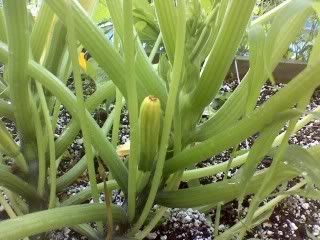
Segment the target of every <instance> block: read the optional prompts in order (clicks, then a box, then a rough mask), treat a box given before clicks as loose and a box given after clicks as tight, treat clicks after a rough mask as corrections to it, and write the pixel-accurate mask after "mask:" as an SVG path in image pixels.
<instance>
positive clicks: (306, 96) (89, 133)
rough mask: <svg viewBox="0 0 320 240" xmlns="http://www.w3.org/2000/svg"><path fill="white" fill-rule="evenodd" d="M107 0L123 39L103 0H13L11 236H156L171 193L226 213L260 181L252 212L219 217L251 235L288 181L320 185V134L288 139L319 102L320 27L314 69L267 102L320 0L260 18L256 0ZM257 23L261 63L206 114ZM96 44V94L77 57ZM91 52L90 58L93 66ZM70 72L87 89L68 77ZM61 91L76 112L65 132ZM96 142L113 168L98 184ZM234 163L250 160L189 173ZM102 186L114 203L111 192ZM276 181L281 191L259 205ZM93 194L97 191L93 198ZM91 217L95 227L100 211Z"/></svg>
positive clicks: (2, 181) (6, 95) (4, 234)
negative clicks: (32, 4)
mask: <svg viewBox="0 0 320 240" xmlns="http://www.w3.org/2000/svg"><path fill="white" fill-rule="evenodd" d="M105 2H106V8H107V10H108V12H109V14H110V23H112V27H113V36H114V37H113V38H112V40H109V39H108V38H107V37H106V36H105V34H104V33H103V31H102V30H101V29H100V28H99V27H98V26H97V24H96V23H95V22H94V21H93V18H92V16H93V15H94V14H95V12H96V6H97V5H96V4H97V2H96V1H94V0H80V1H76V0H45V1H42V4H41V8H40V10H39V13H38V15H37V16H36V18H34V19H33V18H32V17H31V16H30V13H29V12H28V8H27V1H26V0H4V1H3V8H1V11H0V41H1V42H0V61H1V62H2V63H3V64H4V77H3V79H1V82H0V83H1V84H0V87H1V98H0V116H1V117H4V118H7V119H10V120H11V121H13V122H14V123H15V126H16V128H17V131H18V135H19V142H15V141H14V140H13V138H12V136H11V134H10V132H9V131H8V129H7V128H6V127H5V126H4V124H3V123H2V122H1V127H0V131H1V138H0V151H1V153H2V154H4V155H5V156H6V157H7V158H9V160H10V161H3V162H2V163H1V165H0V172H1V174H0V185H1V187H2V188H3V189H4V190H5V193H6V195H7V197H8V201H9V203H10V205H6V211H7V212H10V213H12V214H10V219H8V220H4V221H1V222H0V232H1V235H0V239H21V238H26V237H30V239H37V238H39V237H43V236H44V235H41V234H44V233H45V232H48V231H50V230H53V229H57V228H61V227H65V226H67V227H71V228H73V229H74V230H76V231H78V232H80V233H82V234H84V235H86V236H88V237H89V238H90V239H102V238H103V237H104V236H105V235H106V236H107V238H108V239H112V238H115V239H116V238H118V237H119V238H128V239H143V238H144V237H146V236H147V235H148V233H150V232H151V231H152V229H153V228H154V227H155V226H156V225H157V223H158V222H159V221H160V220H161V218H162V217H163V215H164V213H165V211H166V209H167V208H171V207H178V208H189V207H192V208H197V209H199V210H201V211H206V210H208V209H212V208H217V211H216V212H217V217H216V223H215V226H218V225H219V209H221V206H222V205H223V204H225V203H227V202H229V201H231V200H233V199H238V201H239V206H241V202H242V201H243V199H244V197H245V196H247V195H249V194H253V199H252V202H251V204H250V207H249V210H248V213H247V214H246V217H245V218H244V219H243V220H242V221H240V222H239V223H238V224H236V225H235V226H233V227H232V228H230V229H229V230H226V231H225V232H224V233H222V234H220V235H219V234H218V231H217V230H216V231H215V235H216V236H215V237H216V239H229V238H233V237H235V236H237V237H239V238H240V239H243V238H244V237H245V235H246V231H247V230H249V229H250V228H251V227H253V226H255V225H256V224H257V223H258V222H261V221H262V220H263V219H265V218H266V217H267V216H268V214H270V212H271V211H272V209H273V208H274V206H275V205H276V204H277V203H278V202H279V201H281V200H282V199H284V198H285V197H286V196H288V195H289V194H292V193H299V194H302V195H304V196H309V197H315V198H316V197H317V196H319V193H318V191H317V188H315V186H316V187H319V185H320V179H319V176H320V164H319V160H320V159H319V152H320V146H318V145H317V146H314V147H312V148H309V149H304V148H302V147H299V146H294V145H289V144H288V140H289V137H290V136H291V135H292V134H294V133H295V132H297V131H298V130H299V129H301V128H302V127H303V126H305V125H306V124H307V123H309V122H310V121H312V120H313V119H314V118H317V117H318V116H319V109H316V110H315V111H313V112H306V105H307V104H308V102H309V100H310V97H311V95H312V93H313V91H314V89H315V88H316V87H318V86H319V85H320V81H319V78H318V76H319V75H320V68H319V67H318V65H319V61H320V58H319V55H318V53H319V49H320V36H317V37H316V38H315V39H314V47H313V50H312V53H311V56H310V59H309V61H308V65H307V67H306V69H305V70H303V71H302V72H301V73H300V74H299V75H298V76H296V77H295V78H294V79H292V81H291V82H290V83H289V84H287V85H286V86H285V87H284V88H282V89H281V90H280V91H279V92H278V93H277V94H275V95H274V96H272V97H271V98H270V99H269V100H268V101H267V102H266V103H264V104H263V105H262V106H259V107H256V103H257V99H258V97H259V93H260V90H261V88H262V86H263V84H264V83H265V82H266V81H267V79H270V80H271V81H273V82H274V81H275V79H274V77H273V75H272V72H273V69H274V68H275V67H276V66H277V64H278V63H279V61H280V60H281V58H282V56H283V55H284V54H285V52H286V50H287V49H288V47H289V46H290V44H291V42H293V41H294V40H295V39H296V37H297V36H298V35H299V33H300V31H301V29H302V28H303V26H304V24H305V22H306V19H307V18H308V17H309V16H311V15H314V14H316V15H319V13H320V5H319V2H318V1H316V0H287V1H285V2H283V3H282V4H280V5H279V6H277V7H275V8H274V9H272V10H270V11H269V12H266V13H265V14H264V15H262V16H261V17H259V18H257V19H255V20H253V21H252V20H251V19H252V13H253V9H254V7H255V4H256V1H255V0H247V1H238V0H224V1H221V0H215V1H209V0H188V1H185V0H175V1H173V0H153V1H147V0H125V1H119V0H106V1H105ZM245 34H247V35H248V43H249V47H250V69H249V71H248V72H247V74H246V75H245V77H244V78H243V79H242V80H241V83H240V85H239V86H238V87H237V89H236V90H235V91H234V92H233V93H232V94H231V95H230V97H229V98H228V99H227V101H226V102H225V103H224V104H223V105H222V107H221V108H220V109H219V110H218V111H217V112H215V113H214V114H213V115H212V116H211V117H210V118H209V119H208V120H206V121H204V122H203V121H200V119H201V115H202V113H203V111H204V109H205V108H206V107H207V106H208V105H209V104H210V102H211V101H212V100H213V99H214V97H215V96H216V95H217V94H218V91H219V88H220V86H221V84H223V81H224V79H225V77H226V75H227V73H228V70H229V67H230V65H231V63H232V60H233V58H234V57H235V54H236V52H237V48H238V47H239V45H240V43H241V40H242V38H243V36H244V35H245ZM83 48H85V49H86V50H87V51H88V52H89V53H90V55H91V56H92V60H91V64H92V65H93V72H95V71H96V72H95V73H96V74H93V75H91V76H93V78H99V76H101V75H103V76H104V79H105V80H102V81H100V82H99V84H98V81H97V89H96V91H95V92H94V93H93V94H92V95H91V96H89V97H88V98H87V99H86V100H85V99H84V96H83V90H82V88H83V86H82V81H81V71H82V70H81V67H80V64H79V60H78V56H79V54H80V55H81V53H80V52H81V50H82V49H83ZM86 64H89V63H86V62H85V61H84V62H83V61H81V65H82V67H83V68H84V69H86V67H85V66H86ZM91 67H92V66H91ZM71 74H72V79H73V82H74V84H75V92H76V94H74V93H73V92H71V91H70V90H69V89H68V88H67V87H66V80H67V79H68V78H69V76H71ZM88 74H89V73H88ZM122 98H124V99H125V102H126V104H127V107H128V110H129V117H130V131H131V132H130V154H129V157H128V158H127V159H122V158H120V157H119V155H118V154H117V151H116V145H117V144H118V141H117V138H118V132H119V118H120V112H121V108H122V105H123V102H122ZM114 99H115V109H114V110H113V111H112V112H111V114H110V115H109V117H108V119H107V120H106V122H105V123H104V125H103V127H102V128H100V127H99V126H98V124H97V123H96V121H95V120H94V119H93V118H92V116H91V114H90V112H92V111H94V110H95V109H96V108H97V107H98V106H99V105H100V104H101V103H102V102H104V101H113V100H114ZM61 104H62V105H63V106H64V107H65V108H66V109H67V110H68V111H69V112H70V114H71V115H72V120H71V122H70V123H69V124H68V126H67V127H66V129H65V130H64V132H63V133H62V134H61V135H60V136H59V137H58V138H57V139H55V138H54V131H55V128H56V124H57V118H58V115H59V112H60V106H61ZM301 116H302V117H303V118H301V119H300V117H301ZM112 126H113V127H112ZM284 126H286V128H285V131H284V132H282V133H280V132H281V129H282V128H283V127H284ZM111 128H112V141H109V140H108V138H107V133H108V132H109V131H110V130H111ZM80 130H81V132H82V138H83V142H84V147H85V156H84V157H83V158H82V159H81V160H80V161H79V162H78V163H77V164H75V165H74V166H73V167H72V168H71V169H69V170H68V171H67V172H66V173H64V174H63V175H62V176H59V177H57V166H58V165H59V163H60V160H61V157H62V156H63V154H64V152H65V151H66V150H67V148H68V147H69V146H70V145H71V143H72V141H73V140H74V139H75V137H76V136H77V135H78V133H79V131H80ZM255 134H257V136H258V137H257V139H256V141H255V142H254V144H253V146H252V147H251V148H250V149H248V151H246V152H245V153H243V152H242V153H237V152H236V149H237V146H238V145H239V143H241V142H242V141H244V140H245V139H247V138H248V137H250V136H252V135H255ZM229 148H233V149H234V154H233V157H232V158H231V159H230V160H229V161H228V162H224V163H221V164H216V165H212V166H208V167H204V168H197V167H196V165H197V163H199V162H201V161H204V160H206V159H207V158H209V157H211V156H214V155H216V154H219V153H220V152H222V151H224V150H226V149H229ZM266 155H268V156H272V158H273V161H272V164H271V166H270V167H268V168H266V169H264V170H259V171H258V170H256V168H257V166H258V164H259V163H260V162H261V161H262V159H263V158H264V157H265V156H266ZM94 156H96V157H97V159H99V163H100V165H101V166H103V167H102V168H99V170H100V171H99V172H100V173H101V175H102V176H104V178H106V176H107V174H108V176H109V180H108V181H105V182H102V183H99V184H97V179H96V169H95V165H94ZM235 167H238V168H240V169H239V171H238V173H237V174H236V175H235V176H233V177H231V178H230V179H227V178H225V179H224V180H223V181H220V182H216V183H211V184H207V185H199V184H198V185H197V184H191V185H190V187H189V188H187V189H178V186H179V183H180V182H181V181H186V182H191V181H192V182H193V183H197V181H198V179H200V178H202V177H206V176H211V175H214V174H217V173H219V172H227V171H228V170H229V169H231V168H235ZM102 169H103V170H102ZM85 170H87V171H88V176H89V180H90V186H89V187H87V188H86V189H84V190H81V191H80V192H79V193H77V194H75V195H73V196H70V197H69V198H67V199H63V200H62V201H59V199H58V198H57V193H59V192H61V191H63V190H64V189H65V188H66V187H68V186H69V185H71V184H72V183H73V182H74V181H75V180H76V179H77V178H78V177H79V176H80V175H81V174H82V173H83V172H84V171H85ZM297 176H300V177H301V178H300V179H301V180H300V182H299V183H298V184H297V185H296V186H294V187H293V189H291V190H288V191H280V192H274V190H275V189H276V188H277V187H278V186H279V185H281V184H285V183H287V182H288V181H290V180H291V179H293V178H295V177H297ZM114 189H120V190H121V191H122V192H123V194H124V196H125V199H126V200H125V203H124V204H123V206H117V205H113V204H111V202H110V195H111V191H112V190H114ZM101 192H102V193H105V199H106V200H105V203H101V202H100V199H99V195H100V193H101ZM274 195H278V196H276V197H275V198H274V199H272V200H271V201H270V202H268V203H267V204H265V205H264V206H262V207H259V204H260V202H261V201H263V200H264V199H266V197H268V196H269V197H270V196H274ZM90 198H92V199H93V203H85V204H83V202H85V201H86V200H87V199H90ZM155 205H158V206H159V207H157V208H155ZM239 210H241V208H240V207H239ZM92 222H96V226H97V227H96V228H93V227H92V225H90V224H89V223H92ZM104 223H106V225H107V231H106V232H105V231H104V230H103V224H104Z"/></svg>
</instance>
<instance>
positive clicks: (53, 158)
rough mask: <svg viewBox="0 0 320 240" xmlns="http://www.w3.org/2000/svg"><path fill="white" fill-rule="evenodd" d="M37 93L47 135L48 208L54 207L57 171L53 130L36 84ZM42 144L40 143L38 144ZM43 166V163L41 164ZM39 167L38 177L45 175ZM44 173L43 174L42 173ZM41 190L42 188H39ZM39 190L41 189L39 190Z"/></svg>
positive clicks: (45, 103)
mask: <svg viewBox="0 0 320 240" xmlns="http://www.w3.org/2000/svg"><path fill="white" fill-rule="evenodd" d="M36 87H37V91H38V94H39V99H40V105H41V109H42V112H43V118H44V123H45V127H46V132H47V134H48V141H49V162H50V197H49V208H54V207H55V206H56V188H57V169H56V151H55V145H54V130H53V128H52V125H51V119H50V113H49V109H48V106H47V102H46V98H45V95H44V92H43V88H42V86H41V84H40V83H38V82H37V83H36ZM39 144H42V143H39ZM43 164H44V165H45V163H43ZM39 165H40V164H39ZM42 168H43V167H42ZM41 170H42V172H40V167H39V177H40V176H41V175H43V174H45V169H41ZM43 172H44V173H43ZM39 181H40V179H39ZM40 187H41V188H42V186H40ZM40 190H41V189H40Z"/></svg>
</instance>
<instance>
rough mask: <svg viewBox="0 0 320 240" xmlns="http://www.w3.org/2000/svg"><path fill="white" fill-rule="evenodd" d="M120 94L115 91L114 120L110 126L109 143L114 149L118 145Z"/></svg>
mask: <svg viewBox="0 0 320 240" xmlns="http://www.w3.org/2000/svg"><path fill="white" fill-rule="evenodd" d="M122 98H123V96H122V94H121V92H120V91H119V89H116V104H115V107H114V111H115V112H114V119H113V126H112V138H111V142H112V145H113V146H114V147H116V146H117V145H118V141H119V127H120V117H121V109H122V105H123V104H122Z"/></svg>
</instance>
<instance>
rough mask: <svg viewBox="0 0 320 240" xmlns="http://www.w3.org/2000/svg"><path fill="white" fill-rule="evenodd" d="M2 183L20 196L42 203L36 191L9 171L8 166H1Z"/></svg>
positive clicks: (0, 176) (0, 178)
mask: <svg viewBox="0 0 320 240" xmlns="http://www.w3.org/2000/svg"><path fill="white" fill-rule="evenodd" d="M0 183H1V186H3V187H5V188H7V189H9V190H11V191H13V192H15V193H18V194H20V195H21V196H23V197H25V198H26V199H28V200H33V201H37V202H38V203H40V202H42V201H43V200H42V198H41V197H40V196H39V194H38V193H37V191H36V189H35V188H34V187H32V186H31V185H29V184H28V183H27V182H25V181H23V180H22V179H21V178H19V177H17V176H15V175H14V174H12V173H10V172H9V171H8V168H7V167H6V166H3V165H0Z"/></svg>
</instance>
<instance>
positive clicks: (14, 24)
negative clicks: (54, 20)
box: [3, 0, 36, 162]
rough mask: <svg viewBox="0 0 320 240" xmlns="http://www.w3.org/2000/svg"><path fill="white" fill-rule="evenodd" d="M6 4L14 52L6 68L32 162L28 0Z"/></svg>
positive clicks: (23, 142) (27, 155) (24, 150)
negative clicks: (28, 68) (28, 73)
mask: <svg viewBox="0 0 320 240" xmlns="http://www.w3.org/2000/svg"><path fill="white" fill-rule="evenodd" d="M3 4H4V5H3V6H4V13H5V19H6V24H7V37H8V50H9V52H10V55H9V58H8V65H7V69H6V70H7V71H8V83H9V90H10V97H11V100H12V103H13V106H14V108H15V119H16V126H17V128H18V132H19V135H20V138H21V148H22V153H23V154H24V156H25V158H26V160H27V162H31V161H36V139H35V134H34V125H33V121H32V111H31V98H30V92H29V82H30V79H29V78H28V75H27V67H28V59H29V33H28V31H26V29H28V13H27V2H26V1H25V0H24V1H21V0H12V1H5V2H3ZM17 69H19V71H17ZM26 119H27V120H28V121H26Z"/></svg>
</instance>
